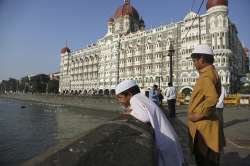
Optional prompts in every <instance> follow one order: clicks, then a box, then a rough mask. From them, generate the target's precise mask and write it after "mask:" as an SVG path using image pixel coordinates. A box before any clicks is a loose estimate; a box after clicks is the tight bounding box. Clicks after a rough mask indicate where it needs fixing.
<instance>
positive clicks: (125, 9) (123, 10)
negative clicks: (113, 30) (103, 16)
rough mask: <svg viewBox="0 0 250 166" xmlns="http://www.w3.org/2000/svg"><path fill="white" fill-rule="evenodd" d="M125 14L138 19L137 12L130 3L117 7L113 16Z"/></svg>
mask: <svg viewBox="0 0 250 166" xmlns="http://www.w3.org/2000/svg"><path fill="white" fill-rule="evenodd" d="M125 15H130V16H132V17H134V18H136V19H137V20H139V14H138V12H137V10H136V9H135V8H134V7H133V6H132V5H130V3H124V4H123V5H122V6H121V7H119V8H118V9H117V10H116V12H115V15H114V18H118V17H121V16H125Z"/></svg>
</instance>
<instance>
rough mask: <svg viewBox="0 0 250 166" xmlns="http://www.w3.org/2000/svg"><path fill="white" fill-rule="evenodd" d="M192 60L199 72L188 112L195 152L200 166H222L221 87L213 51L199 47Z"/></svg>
mask: <svg viewBox="0 0 250 166" xmlns="http://www.w3.org/2000/svg"><path fill="white" fill-rule="evenodd" d="M191 57H192V60H193V62H194V66H195V67H196V69H197V70H198V71H199V78H198V80H197V81H196V84H195V86H194V89H193V92H192V96H191V100H190V104H189V108H188V128H189V133H190V135H191V137H192V145H193V146H192V150H193V152H194V155H195V159H196V163H197V165H198V166H214V165H219V158H220V151H221V149H220V147H221V146H220V145H219V144H220V140H221V138H220V134H219V132H220V131H219V120H218V117H217V114H216V113H215V106H216V103H217V101H218V98H219V96H220V89H221V84H220V79H219V77H218V74H217V72H216V70H215V68H214V66H213V61H214V57H213V51H212V49H211V48H210V47H209V46H207V45H198V46H197V47H196V48H195V49H194V51H193V53H192V55H191Z"/></svg>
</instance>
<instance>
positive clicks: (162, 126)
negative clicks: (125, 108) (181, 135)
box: [130, 93, 184, 166]
mask: <svg viewBox="0 0 250 166" xmlns="http://www.w3.org/2000/svg"><path fill="white" fill-rule="evenodd" d="M130 104H131V107H130V108H131V109H132V112H131V115H132V116H134V117H136V116H138V119H148V118H149V120H150V123H151V125H152V127H153V128H154V131H155V139H156V146H157V148H158V150H159V153H161V155H164V158H161V157H163V156H159V166H164V165H166V164H167V165H169V166H181V165H182V163H183V162H184V159H183V154H182V150H181V146H180V144H179V142H178V137H177V135H176V133H175V130H174V129H173V127H172V125H171V124H170V122H169V121H168V119H167V118H166V116H165V115H164V113H163V112H162V110H161V109H160V108H159V107H158V106H157V105H156V104H155V103H154V102H153V101H151V100H149V99H148V98H147V97H146V96H145V95H143V94H141V93H139V94H136V95H134V96H133V97H132V98H131V100H130ZM144 111H146V112H148V117H143V116H146V115H145V112H144ZM136 118H137V117H136Z"/></svg>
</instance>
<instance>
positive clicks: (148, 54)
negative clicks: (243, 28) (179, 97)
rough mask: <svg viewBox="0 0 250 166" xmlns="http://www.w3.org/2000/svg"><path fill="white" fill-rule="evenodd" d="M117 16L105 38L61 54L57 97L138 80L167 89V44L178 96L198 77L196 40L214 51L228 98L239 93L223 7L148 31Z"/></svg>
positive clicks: (236, 50) (233, 32)
mask: <svg viewBox="0 0 250 166" xmlns="http://www.w3.org/2000/svg"><path fill="white" fill-rule="evenodd" d="M126 3H129V2H128V1H126V2H125V3H124V5H128V4H126ZM129 5H130V4H129ZM117 13H118V14H117ZM117 13H116V15H115V16H114V18H112V19H110V20H109V22H108V31H107V34H106V35H105V36H104V37H103V38H101V39H99V40H98V41H97V42H96V43H95V44H92V45H90V46H89V47H87V48H82V49H79V50H76V51H73V52H70V51H69V50H68V51H63V52H62V53H61V64H60V73H61V75H60V88H59V90H60V92H63V91H74V92H75V91H77V92H89V91H90V90H97V91H98V92H99V91H100V92H101V91H105V90H106V91H110V90H112V89H115V87H116V85H117V83H118V82H120V81H121V80H125V79H133V80H136V81H137V83H138V84H139V86H140V87H141V88H143V89H148V88H151V87H152V86H153V84H158V85H159V84H160V88H161V89H165V88H166V87H167V84H168V82H169V65H170V62H169V56H167V55H168V53H169V52H168V49H169V45H170V43H172V44H173V46H174V50H175V53H174V56H173V84H174V86H176V87H177V88H178V89H179V91H184V90H185V89H192V86H193V85H194V84H195V81H196V78H197V77H198V73H197V71H196V70H195V68H194V67H193V63H192V60H191V59H190V54H191V52H192V50H193V48H194V46H196V45H197V44H199V40H200V41H201V43H207V44H209V45H210V46H211V47H212V48H213V50H214V53H215V63H214V64H215V66H216V69H217V71H218V73H219V75H220V76H221V80H222V84H224V85H225V86H226V87H227V88H228V89H230V91H231V92H233V91H235V90H237V88H238V83H237V82H239V76H240V75H242V74H243V71H244V65H243V54H244V53H243V52H244V50H243V47H242V44H241V42H240V41H239V39H238V37H237V29H236V27H235V25H234V24H233V23H232V22H231V21H230V19H229V18H228V7H227V6H223V5H220V6H214V7H212V8H210V9H209V10H208V11H207V12H206V13H205V14H203V15H197V14H196V13H194V12H189V13H188V14H187V15H186V16H185V18H184V19H183V20H181V21H179V22H175V23H170V24H166V25H161V26H159V27H156V28H152V29H147V30H145V29H144V22H143V20H142V19H140V20H139V17H138V18H137V16H135V15H133V13H132V14H131V13H128V15H125V16H120V15H119V11H118V12H117ZM199 20H200V24H199Z"/></svg>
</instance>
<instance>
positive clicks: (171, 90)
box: [166, 82, 176, 118]
mask: <svg viewBox="0 0 250 166" xmlns="http://www.w3.org/2000/svg"><path fill="white" fill-rule="evenodd" d="M168 86H169V87H168V89H167V93H166V98H167V102H168V111H169V117H170V118H174V117H175V116H176V111H175V103H176V90H175V87H173V85H172V83H171V82H169V83H168Z"/></svg>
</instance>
